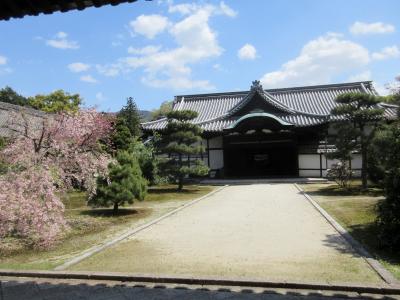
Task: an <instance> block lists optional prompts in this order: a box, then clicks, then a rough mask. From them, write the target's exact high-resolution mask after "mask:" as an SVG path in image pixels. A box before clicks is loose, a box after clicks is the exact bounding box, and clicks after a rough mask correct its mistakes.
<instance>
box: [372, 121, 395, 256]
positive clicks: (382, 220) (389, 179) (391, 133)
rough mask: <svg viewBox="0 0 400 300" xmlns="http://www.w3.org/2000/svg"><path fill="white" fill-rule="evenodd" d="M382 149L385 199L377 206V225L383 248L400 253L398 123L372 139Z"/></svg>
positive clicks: (389, 126) (381, 131) (386, 127)
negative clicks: (383, 155)
mask: <svg viewBox="0 0 400 300" xmlns="http://www.w3.org/2000/svg"><path fill="white" fill-rule="evenodd" d="M374 144H376V145H378V147H379V148H380V149H383V151H384V153H385V158H384V159H383V160H382V161H381V162H382V165H383V167H384V169H385V180H384V182H385V185H384V186H385V199H384V200H383V201H381V202H380V203H379V205H378V218H377V224H378V228H379V235H378V237H379V240H380V243H381V245H382V246H383V247H385V248H389V249H391V250H393V251H397V252H398V251H400V121H397V122H395V123H393V124H390V125H387V126H385V127H384V128H383V129H382V130H380V131H379V132H378V133H377V134H376V137H375V138H374Z"/></svg>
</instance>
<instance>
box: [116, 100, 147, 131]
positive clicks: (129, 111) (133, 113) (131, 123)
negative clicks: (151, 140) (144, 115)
mask: <svg viewBox="0 0 400 300" xmlns="http://www.w3.org/2000/svg"><path fill="white" fill-rule="evenodd" d="M117 118H119V119H122V120H124V122H125V125H126V126H127V127H128V129H129V131H130V133H131V135H132V136H133V137H139V136H140V135H141V129H140V120H141V117H140V113H139V111H138V109H137V106H136V103H135V102H134V101H133V98H132V97H129V98H128V99H127V102H126V105H125V106H124V107H123V108H122V109H121V110H120V112H119V113H118V115H117Z"/></svg>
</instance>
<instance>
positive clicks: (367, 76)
mask: <svg viewBox="0 0 400 300" xmlns="http://www.w3.org/2000/svg"><path fill="white" fill-rule="evenodd" d="M371 78H372V73H371V71H369V70H367V71H364V72H361V73H358V74H355V75H352V76H350V77H349V81H351V82H356V81H366V80H371Z"/></svg>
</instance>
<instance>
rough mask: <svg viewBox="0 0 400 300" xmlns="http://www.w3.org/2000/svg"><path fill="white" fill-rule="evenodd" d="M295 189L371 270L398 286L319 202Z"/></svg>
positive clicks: (393, 278)
mask: <svg viewBox="0 0 400 300" xmlns="http://www.w3.org/2000/svg"><path fill="white" fill-rule="evenodd" d="M294 185H295V187H296V188H297V189H298V190H299V191H300V193H301V194H302V195H303V196H304V197H305V198H306V199H307V200H308V201H309V202H310V203H311V204H312V206H313V207H314V208H315V209H316V210H317V211H318V212H319V213H320V214H321V215H322V216H323V217H324V218H325V219H326V220H327V221H328V222H329V223H330V224H331V225H332V226H333V228H335V230H336V231H337V232H339V234H340V235H341V236H342V237H343V238H344V239H345V240H346V241H347V242H348V243H349V244H350V245H351V247H353V249H354V250H356V251H357V252H358V253H359V254H360V255H361V256H362V257H363V258H364V259H365V261H366V262H367V263H368V264H369V265H370V266H371V268H372V269H373V270H374V271H375V272H376V273H378V275H379V276H380V277H381V278H382V279H383V280H384V281H385V282H386V283H388V284H390V285H393V284H398V283H399V282H398V281H397V279H396V278H395V277H394V276H393V275H392V274H391V273H390V272H389V271H388V270H386V269H385V267H384V266H382V264H381V263H380V262H379V261H377V260H376V259H375V258H373V256H372V255H371V254H370V253H369V252H368V251H367V250H366V249H365V248H364V247H363V246H362V245H361V244H360V243H359V242H358V241H357V240H355V239H354V238H353V237H352V236H351V235H350V233H349V232H348V231H347V230H346V229H344V228H343V227H342V226H341V225H340V224H339V223H338V222H337V221H336V220H335V219H334V218H333V217H332V216H331V215H330V214H328V213H327V212H326V210H324V209H323V208H322V207H321V206H319V204H318V203H317V202H315V201H314V200H313V199H312V198H311V197H310V196H309V195H308V194H307V193H306V192H304V190H303V189H302V188H301V187H300V186H298V185H297V184H296V183H295V184H294Z"/></svg>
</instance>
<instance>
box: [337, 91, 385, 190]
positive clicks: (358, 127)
mask: <svg viewBox="0 0 400 300" xmlns="http://www.w3.org/2000/svg"><path fill="white" fill-rule="evenodd" d="M379 100H380V98H379V97H377V96H374V95H369V94H363V93H347V94H342V95H339V96H338V97H337V98H336V102H337V103H338V104H340V105H339V106H337V107H335V108H334V109H332V115H334V116H339V117H342V118H344V119H345V121H344V122H343V126H347V128H348V130H349V131H350V132H351V134H354V138H355V141H356V143H355V144H354V147H359V148H360V150H361V156H362V166H361V179H362V187H363V189H366V188H367V185H368V182H367V164H368V163H367V162H368V143H369V142H370V140H371V138H372V137H373V134H374V130H373V129H374V128H375V127H376V125H377V124H378V123H379V122H380V121H381V119H382V116H383V109H380V108H377V107H376V105H377V104H378V103H379ZM343 130H346V129H345V127H344V129H343Z"/></svg>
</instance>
